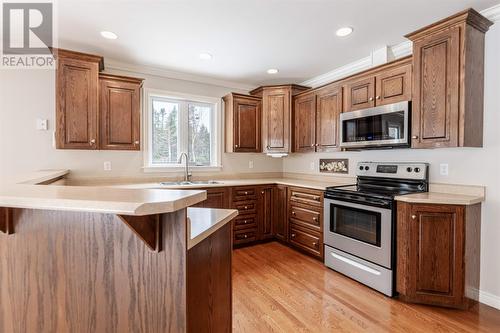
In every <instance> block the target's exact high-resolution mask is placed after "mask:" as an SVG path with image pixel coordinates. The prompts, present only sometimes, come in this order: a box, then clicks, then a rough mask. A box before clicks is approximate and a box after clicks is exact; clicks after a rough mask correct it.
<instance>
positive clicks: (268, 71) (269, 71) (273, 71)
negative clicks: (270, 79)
mask: <svg viewBox="0 0 500 333" xmlns="http://www.w3.org/2000/svg"><path fill="white" fill-rule="evenodd" d="M278 72H279V70H277V69H276V68H270V69H268V70H267V74H278Z"/></svg>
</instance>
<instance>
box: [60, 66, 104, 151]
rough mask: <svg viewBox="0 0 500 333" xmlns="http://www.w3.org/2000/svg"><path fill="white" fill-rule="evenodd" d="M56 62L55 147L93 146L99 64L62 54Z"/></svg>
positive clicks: (95, 140)
mask: <svg viewBox="0 0 500 333" xmlns="http://www.w3.org/2000/svg"><path fill="white" fill-rule="evenodd" d="M57 62H58V68H57V79H56V121H57V124H56V128H57V129H56V147H57V149H97V148H98V142H97V140H98V138H97V134H98V128H97V127H98V116H97V115H98V107H99V101H98V80H99V79H98V73H99V64H98V63H96V62H89V61H85V60H78V59H71V58H65V57H59V59H58V61H57Z"/></svg>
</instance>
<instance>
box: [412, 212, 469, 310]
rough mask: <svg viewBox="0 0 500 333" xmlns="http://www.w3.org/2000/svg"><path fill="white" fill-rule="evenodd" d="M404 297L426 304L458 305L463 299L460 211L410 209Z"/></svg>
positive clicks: (461, 215) (462, 215)
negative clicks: (407, 268)
mask: <svg viewBox="0 0 500 333" xmlns="http://www.w3.org/2000/svg"><path fill="white" fill-rule="evenodd" d="M407 219H408V235H409V240H408V251H409V252H408V254H409V255H408V261H409V262H408V263H407V264H408V265H409V267H410V268H409V272H408V274H409V276H408V289H409V292H408V296H409V297H410V298H412V299H413V300H414V301H420V302H423V303H428V304H448V305H453V304H459V303H460V302H461V296H462V295H463V290H462V289H463V269H464V267H463V251H464V248H463V244H464V208H463V206H449V205H420V204H417V205H411V210H410V216H407Z"/></svg>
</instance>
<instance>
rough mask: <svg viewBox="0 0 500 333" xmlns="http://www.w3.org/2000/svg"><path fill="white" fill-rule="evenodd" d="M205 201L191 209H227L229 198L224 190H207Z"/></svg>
mask: <svg viewBox="0 0 500 333" xmlns="http://www.w3.org/2000/svg"><path fill="white" fill-rule="evenodd" d="M206 191H207V199H206V200H205V201H202V202H199V203H197V204H196V205H194V206H193V207H203V208H221V209H224V208H229V196H228V191H227V189H226V188H224V187H221V188H208V189H206Z"/></svg>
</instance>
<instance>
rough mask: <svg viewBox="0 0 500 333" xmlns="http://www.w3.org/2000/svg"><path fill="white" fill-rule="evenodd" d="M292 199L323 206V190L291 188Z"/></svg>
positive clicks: (292, 200)
mask: <svg viewBox="0 0 500 333" xmlns="http://www.w3.org/2000/svg"><path fill="white" fill-rule="evenodd" d="M290 201H291V202H298V203H303V204H306V205H314V206H321V205H322V202H323V192H321V191H316V190H309V189H298V188H291V189H290Z"/></svg>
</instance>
